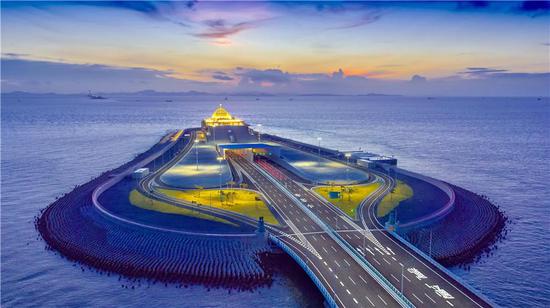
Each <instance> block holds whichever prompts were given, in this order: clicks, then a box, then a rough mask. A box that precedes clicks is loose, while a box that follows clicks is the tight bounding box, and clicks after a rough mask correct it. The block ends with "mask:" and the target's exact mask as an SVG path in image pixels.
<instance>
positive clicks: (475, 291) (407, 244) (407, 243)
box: [389, 231, 496, 307]
mask: <svg viewBox="0 0 550 308" xmlns="http://www.w3.org/2000/svg"><path fill="white" fill-rule="evenodd" d="M389 233H390V234H391V235H392V236H393V237H394V238H396V239H397V240H398V241H399V242H401V243H402V244H403V245H405V246H407V247H408V248H410V249H411V250H412V251H414V252H416V253H417V254H418V255H420V256H421V257H422V258H423V259H424V260H426V261H428V262H430V264H432V265H433V266H435V267H436V268H437V269H439V270H440V271H442V272H443V273H445V274H447V275H448V276H449V277H451V278H452V279H454V280H456V281H457V282H458V283H460V284H461V285H462V286H463V287H464V288H466V289H467V290H468V291H470V292H472V293H473V294H475V295H476V296H477V297H479V298H481V299H482V300H483V301H485V302H487V303H488V304H489V305H491V306H492V307H496V305H495V304H494V303H493V302H491V300H489V299H488V298H487V297H485V295H483V294H481V293H479V291H478V290H476V289H474V288H473V287H472V286H470V285H469V284H468V283H466V282H465V281H464V280H462V279H461V278H460V277H458V276H456V275H455V274H454V273H452V272H451V271H449V270H448V269H446V268H445V267H444V266H443V265H441V264H439V263H438V262H437V261H435V260H434V259H432V258H431V257H430V256H428V255H427V254H425V253H424V252H423V251H422V250H420V249H418V248H416V247H415V246H414V245H413V244H411V243H409V242H408V241H407V240H406V239H404V238H402V237H401V236H399V234H397V233H395V232H393V231H390V232H389Z"/></svg>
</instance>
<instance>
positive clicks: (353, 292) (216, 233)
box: [36, 129, 491, 307]
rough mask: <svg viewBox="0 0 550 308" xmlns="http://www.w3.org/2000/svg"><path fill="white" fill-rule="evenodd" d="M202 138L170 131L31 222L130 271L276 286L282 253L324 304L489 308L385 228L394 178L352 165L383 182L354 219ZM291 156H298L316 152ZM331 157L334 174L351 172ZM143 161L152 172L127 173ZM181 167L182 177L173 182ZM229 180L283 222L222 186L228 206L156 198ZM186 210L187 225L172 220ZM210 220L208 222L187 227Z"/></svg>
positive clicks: (56, 240)
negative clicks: (236, 204) (235, 200)
mask: <svg viewBox="0 0 550 308" xmlns="http://www.w3.org/2000/svg"><path fill="white" fill-rule="evenodd" d="M197 136H200V129H188V130H185V131H180V132H174V133H171V134H170V135H169V136H166V137H164V138H163V139H162V140H161V142H159V143H158V144H156V145H154V146H153V147H152V148H151V149H149V150H148V151H146V152H144V153H142V154H140V155H138V156H137V157H136V158H135V159H134V160H132V161H131V162H128V163H126V164H124V165H123V166H121V167H119V168H116V169H114V170H111V171H107V172H105V173H103V174H101V175H100V176H99V177H97V178H95V179H93V180H91V181H90V182H88V183H85V184H83V185H80V186H77V187H76V188H75V189H74V190H73V191H72V192H70V193H68V194H66V195H64V196H63V197H61V198H59V199H58V200H56V201H55V202H54V203H52V204H51V205H50V206H48V207H47V208H46V209H45V210H44V211H43V212H42V213H41V215H40V217H39V218H38V219H37V220H36V227H37V229H38V231H39V232H40V234H41V235H42V237H43V239H44V240H45V241H46V243H47V244H48V246H49V247H50V248H51V249H54V250H56V251H58V252H60V253H61V254H62V255H63V256H65V257H67V258H68V259H70V260H72V261H76V262H80V263H82V264H84V265H87V266H90V267H92V268H94V269H97V270H99V271H106V272H109V273H111V272H113V273H118V274H120V275H123V276H125V277H132V278H145V279H150V280H154V281H163V282H171V283H180V284H184V283H201V284H205V285H216V286H223V287H228V288H238V289H253V288H256V287H258V286H262V285H266V284H269V283H271V277H272V275H273V270H274V268H273V265H274V264H275V263H274V262H273V259H274V258H273V253H274V252H276V251H280V250H282V251H284V252H286V254H288V256H290V257H291V258H292V259H294V261H295V262H296V263H297V264H298V265H300V266H301V267H302V269H303V270H304V272H305V273H306V274H307V275H309V277H310V278H311V280H312V281H313V282H314V283H315V285H316V286H317V287H318V288H319V290H320V291H321V293H322V294H323V296H324V297H325V299H326V304H327V305H328V306H333V307H336V306H338V307H396V306H403V307H488V306H491V303H490V302H489V301H488V300H487V299H485V298H484V297H483V296H481V295H479V294H478V293H477V292H476V291H475V290H472V289H471V288H469V287H468V286H466V285H465V284H463V283H461V282H460V280H459V279H458V278H456V277H454V276H453V275H452V274H451V273H449V272H448V271H447V270H446V269H445V268H443V267H441V266H440V265H439V264H438V263H436V262H435V261H433V260H432V259H431V258H430V257H428V256H426V255H425V254H423V253H422V252H421V251H419V250H418V249H416V248H415V247H414V246H412V245H410V244H409V243H408V242H406V241H404V240H403V239H402V238H400V237H399V236H398V235H396V234H395V233H393V232H390V231H387V230H386V229H385V228H384V226H383V225H382V223H381V222H380V221H379V220H378V218H377V217H376V206H377V204H378V203H379V202H380V200H381V199H382V198H384V196H385V195H387V194H388V193H389V192H390V191H391V190H392V187H393V186H394V185H395V182H394V180H393V179H392V178H391V177H388V176H387V175H385V174H383V173H380V172H372V173H370V171H365V170H362V169H360V168H355V167H353V169H352V171H351V172H350V171H346V172H345V173H344V174H345V176H346V177H349V175H350V174H353V176H352V178H353V180H354V181H359V182H360V181H366V180H367V179H374V180H375V181H377V182H378V183H379V184H380V185H378V186H377V188H376V190H374V192H372V193H371V194H370V195H368V196H366V197H365V199H364V200H363V201H362V202H361V204H360V205H359V207H358V211H357V216H356V217H350V216H348V215H346V213H344V212H343V211H342V210H340V209H339V208H337V207H335V206H334V205H332V204H330V203H329V202H328V201H326V200H325V199H323V198H321V197H320V196H319V195H317V194H316V193H315V192H314V191H313V190H311V189H310V188H309V187H306V186H304V185H303V183H301V182H300V181H297V180H296V178H297V177H300V175H297V176H294V177H293V176H289V174H290V173H292V172H293V170H292V169H284V166H283V165H281V164H276V163H274V164H272V165H270V166H268V165H266V164H258V163H256V162H254V160H251V159H247V156H246V155H243V154H242V153H241V152H237V151H231V150H228V151H225V158H224V160H223V162H222V161H221V160H218V158H219V156H218V153H217V152H216V149H215V148H214V147H213V146H210V145H208V144H202V145H200V146H197V144H198V142H195V140H196V138H197ZM197 140H198V139H197ZM199 151H200V152H199ZM292 151H297V150H292ZM298 154H299V155H298ZM298 154H296V155H295V157H300V155H304V156H303V157H308V159H309V158H311V157H312V156H311V154H307V155H305V154H301V153H298ZM320 159H322V161H323V162H326V163H328V164H329V165H331V164H332V162H333V161H332V160H331V158H328V157H322V158H320ZM334 163H335V165H338V168H339V169H338V170H339V171H338V173H339V175H342V173H341V172H340V171H342V170H346V168H348V166H347V165H345V164H343V163H342V162H337V161H336V162H334ZM341 166H345V167H344V169H342V168H341ZM139 168H148V169H149V170H150V173H149V174H148V175H146V176H144V177H143V178H141V179H131V178H129V175H131V174H132V172H133V171H134V170H136V169H139ZM193 168H194V171H193V170H192V169H193ZM201 168H202V169H201ZM349 168H351V167H349ZM197 169H198V170H197ZM210 169H212V170H210ZM214 169H216V170H215V171H213V170H214ZM200 171H202V172H200ZM306 172H307V171H306ZM182 173H185V176H183V177H181V176H180V177H174V178H170V176H171V174H180V175H181V174H182ZM195 173H196V174H195ZM302 176H303V174H302ZM356 177H357V178H356ZM174 179H176V180H177V182H174ZM233 185H239V186H241V187H247V189H249V190H253V191H255V192H257V193H258V194H259V195H260V196H261V201H262V202H265V204H267V206H268V207H269V209H270V210H271V211H272V212H273V215H274V217H276V220H277V221H278V223H264V220H263V219H261V218H260V219H259V220H258V219H257V217H250V216H247V215H246V213H243V212H238V211H236V210H231V208H230V206H229V205H230V204H231V203H230V199H222V197H223V195H222V190H221V189H220V192H219V193H220V195H219V198H220V200H219V202H216V204H225V205H226V208H222V207H216V206H212V204H214V203H212V202H210V206H208V205H204V204H199V203H196V202H187V201H184V200H177V199H175V198H171V197H170V196H167V195H164V194H162V193H161V192H162V190H163V189H166V187H167V186H171V187H173V188H174V187H175V188H176V189H182V190H185V189H198V188H196V187H197V186H200V187H201V188H200V189H202V188H204V187H213V188H215V187H220V188H221V187H226V188H227V187H229V186H233ZM115 188H116V189H115ZM113 189H115V190H113ZM113 191H114V192H125V193H129V192H130V191H131V192H132V193H133V194H134V195H133V196H134V197H135V194H138V193H139V196H140V202H141V206H142V208H139V209H133V208H132V204H131V202H129V201H128V198H129V197H128V196H122V197H121V198H120V200H119V199H116V202H115V201H113V200H111V201H112V202H111V203H115V205H114V206H113V205H112V204H109V205H107V204H106V203H107V202H106V200H105V199H106V198H104V197H102V196H105V195H109V196H113ZM106 192H108V193H106ZM198 193H200V191H199V192H198ZM214 196H215V195H214ZM224 202H225V203H224ZM148 203H149V206H148ZM161 205H162V206H161ZM136 213H139V215H142V216H143V217H137V216H136ZM148 213H150V217H147V216H148V215H149V214H148ZM178 215H180V216H178ZM181 215H183V216H185V217H186V218H185V219H186V220H185V221H186V223H185V225H182V224H179V225H178V223H177V221H178V217H182V216H181ZM149 218H150V219H149ZM205 221H207V223H208V227H207V228H199V227H197V228H195V229H194V228H193V225H194V224H196V225H197V226H199V225H200V224H201V223H206V222H205ZM216 226H219V227H216ZM224 230H230V231H224ZM276 247H278V248H276ZM279 249H280V250H279ZM279 266H280V265H279Z"/></svg>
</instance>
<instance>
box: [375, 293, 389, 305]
mask: <svg viewBox="0 0 550 308" xmlns="http://www.w3.org/2000/svg"><path fill="white" fill-rule="evenodd" d="M377 296H378V298H379V299H380V300H381V301H382V303H384V305H386V306H387V305H388V303H386V301H385V300H384V299H383V298H382V296H380V294H377Z"/></svg>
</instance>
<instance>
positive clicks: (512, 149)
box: [1, 93, 550, 307]
mask: <svg viewBox="0 0 550 308" xmlns="http://www.w3.org/2000/svg"><path fill="white" fill-rule="evenodd" d="M101 95H105V97H106V99H89V98H88V97H86V96H85V95H78V94H67V95H59V94H28V93H7V94H2V96H1V99H2V114H1V120H2V121H1V122H2V123H1V128H2V133H1V136H2V140H1V146H2V147H1V148H2V150H1V152H2V153H1V154H2V155H1V156H2V166H1V173H2V187H1V188H2V189H1V191H2V194H1V204H2V207H1V211H2V215H1V216H2V217H1V229H2V230H1V231H2V232H1V233H2V244H1V245H2V247H1V248H2V251H1V258H2V261H1V262H2V270H1V274H2V284H1V291H2V305H6V306H21V307H30V306H37V305H41V306H46V307H53V306H70V307H75V306H136V305H150V306H153V305H154V306H161V305H168V306H204V305H205V304H204V301H203V298H204V297H205V296H208V298H209V303H208V306H216V307H221V306H227V305H231V306H242V305H246V306H251V305H264V306H268V305H269V306H271V305H273V306H281V307H302V306H308V305H310V306H315V305H317V304H319V303H320V302H322V298H320V297H319V294H318V292H317V291H316V289H315V286H314V285H313V283H312V282H311V281H310V280H309V278H307V277H303V276H304V275H305V274H304V275H302V277H290V276H289V275H288V273H284V272H280V273H278V274H276V277H275V279H274V283H273V285H271V286H270V287H263V288H260V289H257V290H255V291H253V292H248V291H247V292H238V291H235V290H232V291H230V290H227V289H208V288H206V287H203V286H189V287H188V288H177V287H176V286H175V285H168V286H164V285H163V284H162V285H160V284H156V285H143V284H142V285H137V284H136V285H131V286H130V285H129V284H126V286H122V284H121V282H120V281H118V275H111V276H110V277H106V275H100V274H98V273H95V272H92V271H89V270H82V269H81V266H80V265H73V263H72V262H70V261H67V260H66V259H64V258H61V257H60V256H59V255H58V254H57V253H55V252H53V251H48V250H45V249H44V248H45V243H44V242H43V241H42V240H41V239H40V236H39V234H38V232H37V231H36V230H35V228H34V218H35V217H36V216H37V215H38V214H39V212H40V210H41V209H44V208H45V207H46V206H47V205H49V204H50V203H51V202H53V201H54V200H55V198H56V197H58V196H60V195H62V194H64V193H67V192H69V191H71V189H72V188H73V187H74V186H75V185H78V184H81V183H84V182H86V181H88V180H89V179H90V178H92V177H95V176H97V175H99V174H100V173H102V172H103V171H106V170H109V169H112V168H115V167H117V166H119V165H121V164H123V163H124V162H127V161H129V160H131V159H132V158H133V157H134V156H135V155H137V154H139V153H141V152H143V151H145V150H147V149H148V148H149V147H150V146H151V145H153V144H154V143H155V142H157V141H158V140H159V139H160V138H161V137H162V136H163V135H164V134H165V133H166V132H167V131H169V130H174V129H181V128H189V127H198V126H200V121H201V120H202V119H203V118H205V117H208V116H210V114H211V112H212V110H214V108H215V107H216V106H218V105H219V104H223V105H224V107H226V108H227V109H228V110H230V111H231V113H233V114H235V115H236V116H238V117H239V118H242V119H244V120H245V121H246V122H247V123H249V124H251V125H257V124H262V127H261V131H262V132H265V133H271V134H275V135H279V136H284V137H287V138H290V139H294V140H298V141H302V142H306V143H312V144H316V143H317V138H318V137H321V138H322V146H324V147H327V148H333V149H338V150H358V149H361V150H366V151H369V152H373V153H377V154H383V155H388V156H394V157H396V158H397V159H398V161H399V163H398V166H400V167H402V168H404V169H407V170H411V171H415V172H418V173H422V174H425V175H428V176H432V177H434V178H438V179H441V180H444V181H447V182H450V183H452V184H456V185H459V186H461V187H464V188H466V189H468V190H471V191H473V192H475V193H478V194H482V195H486V196H488V197H489V198H490V200H492V201H493V202H494V203H495V204H497V205H498V206H500V208H501V209H502V210H504V211H505V213H506V215H507V216H508V217H509V218H510V223H509V224H508V226H507V230H508V234H507V236H506V237H505V239H503V240H502V241H500V242H498V243H497V244H496V246H497V247H498V248H497V249H495V250H493V251H492V252H491V254H490V255H484V256H482V257H481V258H480V259H479V260H478V261H477V262H475V263H472V264H469V265H468V266H467V267H466V268H465V267H452V268H450V270H451V271H452V272H453V273H455V274H456V275H458V276H459V277H461V278H462V279H463V280H464V281H465V282H467V283H468V284H469V285H471V286H472V287H474V288H475V289H477V290H479V291H480V292H481V293H483V294H484V295H486V296H487V297H488V298H489V299H491V300H492V301H494V302H495V303H496V304H497V305H500V306H504V307H518V306H529V307H547V306H549V305H550V264H549V263H550V262H549V259H548V255H550V246H549V245H548V243H549V242H550V236H549V235H548V230H547V229H548V215H549V214H550V213H549V206H550V203H549V201H548V200H550V190H549V189H548V186H547V181H548V174H550V154H549V153H550V140H549V138H548V136H549V135H550V126H549V124H548V119H549V118H550V98H548V97H544V98H539V97H435V96H434V97H425V96H416V97H413V96H386V95H350V96H346V95H330V96H319V95H269V96H266V95H247V96H230V95H221V96H220V95H213V94H208V95H182V94H181V93H180V94H172V93H156V94H155V95H144V93H130V94H116V93H111V94H109V93H101ZM128 286H130V287H128ZM132 287H133V288H132ZM228 293H230V294H231V296H227V294H228Z"/></svg>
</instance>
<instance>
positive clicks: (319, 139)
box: [317, 137, 323, 166]
mask: <svg viewBox="0 0 550 308" xmlns="http://www.w3.org/2000/svg"><path fill="white" fill-rule="evenodd" d="M321 140H323V138H321V137H317V141H318V142H319V166H321Z"/></svg>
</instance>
